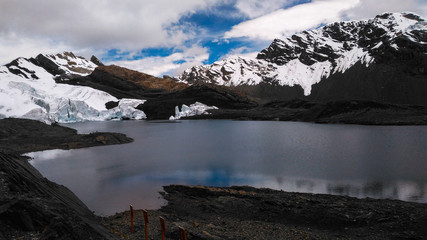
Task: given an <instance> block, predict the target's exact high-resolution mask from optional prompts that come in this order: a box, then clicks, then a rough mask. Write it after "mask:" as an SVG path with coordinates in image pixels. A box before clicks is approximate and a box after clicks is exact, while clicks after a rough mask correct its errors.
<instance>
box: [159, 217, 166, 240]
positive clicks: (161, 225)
mask: <svg viewBox="0 0 427 240" xmlns="http://www.w3.org/2000/svg"><path fill="white" fill-rule="evenodd" d="M160 227H161V228H162V240H165V239H166V222H165V219H164V218H162V217H160Z"/></svg>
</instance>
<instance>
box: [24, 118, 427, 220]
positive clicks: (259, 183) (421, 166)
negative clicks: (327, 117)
mask: <svg viewBox="0 0 427 240" xmlns="http://www.w3.org/2000/svg"><path fill="white" fill-rule="evenodd" d="M65 126H68V127H72V128H75V129H77V130H78V131H79V132H80V133H90V132H95V131H110V132H120V133H125V134H127V135H128V136H130V137H132V138H134V139H135V141H134V142H133V143H130V144H122V145H112V146H101V147H92V148H85V149H77V150H51V151H43V152H35V153H31V154H29V155H30V156H32V157H33V158H34V159H33V160H31V161H30V162H31V164H32V165H33V166H35V167H36V168H37V169H38V170H39V171H40V172H41V173H42V174H43V175H44V176H45V177H46V178H48V179H49V180H51V181H54V182H56V183H58V184H63V185H65V186H67V187H68V188H70V189H71V190H72V191H73V192H74V193H75V194H76V195H77V196H78V197H79V198H80V199H81V200H82V201H83V202H85V204H86V205H87V206H88V207H89V208H90V209H91V210H93V211H95V212H96V213H97V214H100V215H111V214H114V213H116V212H120V211H124V210H127V209H128V206H129V204H132V205H133V206H134V207H136V208H146V209H155V208H159V207H160V206H161V205H162V204H165V202H164V200H162V199H161V198H160V195H159V193H158V192H159V191H162V186H164V185H169V184H188V185H208V186H232V185H250V186H254V187H267V188H273V189H281V190H284V191H296V192H309V193H328V194H337V195H349V196H354V197H359V198H364V197H373V198H393V199H400V200H405V201H414V202H423V203H426V202H427V195H426V194H427V127H426V126H360V125H322V124H312V123H298V122H261V121H227V120H204V121H202V120H200V121H176V122H170V121H122V122H120V121H110V122H84V123H75V124H66V125H65Z"/></svg>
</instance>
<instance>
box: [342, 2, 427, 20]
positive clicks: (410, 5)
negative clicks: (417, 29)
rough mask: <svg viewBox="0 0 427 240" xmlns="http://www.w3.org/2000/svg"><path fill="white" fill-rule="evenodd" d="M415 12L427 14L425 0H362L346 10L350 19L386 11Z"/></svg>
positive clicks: (422, 14)
mask: <svg viewBox="0 0 427 240" xmlns="http://www.w3.org/2000/svg"><path fill="white" fill-rule="evenodd" d="M404 11H407V12H414V13H417V14H420V15H421V16H424V17H425V16H427V1H425V0H404V1H402V0H361V1H360V3H359V4H358V5H357V6H356V7H354V8H352V9H349V11H347V12H346V14H347V16H348V18H349V19H352V20H358V19H367V18H373V17H375V16H376V15H378V14H381V13H384V12H404Z"/></svg>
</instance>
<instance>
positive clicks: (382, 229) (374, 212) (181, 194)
mask: <svg viewBox="0 0 427 240" xmlns="http://www.w3.org/2000/svg"><path fill="white" fill-rule="evenodd" d="M164 190H165V192H164V193H162V195H163V197H164V198H165V199H166V200H167V201H168V204H167V205H166V206H164V207H162V208H161V209H160V210H157V211H149V220H150V222H149V238H150V239H160V233H161V230H160V223H159V216H162V217H163V218H164V219H166V229H167V232H166V237H167V238H168V239H179V229H178V227H183V228H185V229H186V231H187V237H188V239H205V240H214V239H215V240H216V239H230V240H231V239H233V240H236V239H426V237H427V228H426V226H427V204H420V203H410V202H403V201H398V200H378V199H357V198H352V197H345V196H333V195H325V194H305V193H290V192H283V191H276V190H271V189H257V188H253V187H228V188H217V187H203V186H180V185H172V186H166V187H164ZM129 223H130V213H129V212H124V213H119V214H116V215H114V216H111V217H109V218H106V219H105V220H104V225H105V226H106V227H107V228H109V229H111V230H112V231H114V232H116V234H117V235H120V236H123V237H129V238H130V239H143V238H144V234H145V232H144V217H143V212H142V211H141V210H139V211H136V212H135V233H134V234H131V233H130V227H129Z"/></svg>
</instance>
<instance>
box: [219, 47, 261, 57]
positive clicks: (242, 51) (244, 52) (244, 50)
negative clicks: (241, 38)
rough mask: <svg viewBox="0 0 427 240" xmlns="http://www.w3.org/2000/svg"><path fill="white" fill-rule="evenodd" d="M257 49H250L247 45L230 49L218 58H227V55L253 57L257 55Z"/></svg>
mask: <svg viewBox="0 0 427 240" xmlns="http://www.w3.org/2000/svg"><path fill="white" fill-rule="evenodd" d="M258 53H259V52H258V51H255V52H253V51H251V49H250V48H248V47H240V48H235V49H232V50H231V51H230V52H229V53H228V54H226V55H224V56H222V57H221V58H220V59H224V58H228V57H236V56H238V57H247V58H255V57H256V56H257V55H258Z"/></svg>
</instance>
